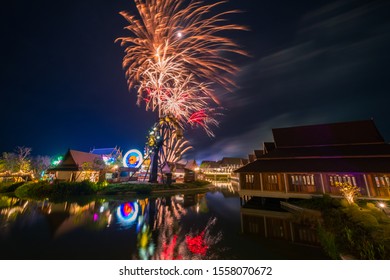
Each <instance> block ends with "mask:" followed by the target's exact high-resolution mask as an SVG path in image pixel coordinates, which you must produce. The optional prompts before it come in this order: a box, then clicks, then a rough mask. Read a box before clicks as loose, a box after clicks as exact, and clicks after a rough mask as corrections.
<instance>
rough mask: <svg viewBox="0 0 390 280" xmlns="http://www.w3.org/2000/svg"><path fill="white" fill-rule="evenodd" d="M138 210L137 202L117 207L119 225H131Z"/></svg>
mask: <svg viewBox="0 0 390 280" xmlns="http://www.w3.org/2000/svg"><path fill="white" fill-rule="evenodd" d="M138 209H139V206H138V203H137V202H126V203H124V204H122V205H121V206H119V207H118V209H117V211H116V214H117V217H118V219H119V221H120V222H121V223H123V224H131V223H133V222H134V221H135V219H136V218H137V216H138Z"/></svg>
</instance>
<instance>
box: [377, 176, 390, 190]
mask: <svg viewBox="0 0 390 280" xmlns="http://www.w3.org/2000/svg"><path fill="white" fill-rule="evenodd" d="M375 184H376V186H377V187H378V188H380V187H390V178H389V177H388V176H375Z"/></svg>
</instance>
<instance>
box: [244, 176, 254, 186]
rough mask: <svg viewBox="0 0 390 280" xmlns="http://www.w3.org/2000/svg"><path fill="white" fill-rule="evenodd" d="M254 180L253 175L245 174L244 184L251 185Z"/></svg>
mask: <svg viewBox="0 0 390 280" xmlns="http://www.w3.org/2000/svg"><path fill="white" fill-rule="evenodd" d="M254 178H255V175H253V174H247V175H245V182H246V183H250V184H253V181H254Z"/></svg>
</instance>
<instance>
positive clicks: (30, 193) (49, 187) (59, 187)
mask: <svg viewBox="0 0 390 280" xmlns="http://www.w3.org/2000/svg"><path fill="white" fill-rule="evenodd" d="M101 188H102V186H99V185H97V184H95V183H92V182H89V181H83V182H57V183H53V184H50V183H48V182H45V181H41V182H38V183H28V184H24V185H22V186H20V187H19V188H17V189H16V191H15V195H16V196H18V197H19V198H32V199H43V198H51V199H53V198H54V199H58V198H65V197H69V196H79V195H92V194H95V193H96V192H97V191H98V190H99V189H101Z"/></svg>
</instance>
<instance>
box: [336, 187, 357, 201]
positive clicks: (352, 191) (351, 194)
mask: <svg viewBox="0 0 390 280" xmlns="http://www.w3.org/2000/svg"><path fill="white" fill-rule="evenodd" d="M336 186H337V187H339V188H340V192H341V194H342V195H343V196H344V198H345V199H346V200H347V202H348V204H350V205H351V204H354V203H355V198H356V197H357V196H359V195H360V189H359V188H358V187H357V186H354V185H352V184H351V183H349V182H343V183H339V182H336Z"/></svg>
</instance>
